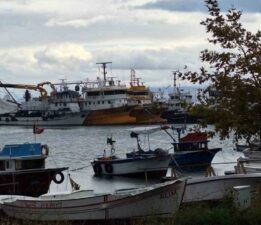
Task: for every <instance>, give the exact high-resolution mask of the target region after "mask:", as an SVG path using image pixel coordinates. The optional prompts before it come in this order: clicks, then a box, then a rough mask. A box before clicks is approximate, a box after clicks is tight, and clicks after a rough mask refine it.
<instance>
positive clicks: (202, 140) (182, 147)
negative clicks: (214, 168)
mask: <svg viewBox="0 0 261 225" xmlns="http://www.w3.org/2000/svg"><path fill="white" fill-rule="evenodd" d="M172 144H173V146H174V151H175V152H178V151H197V150H207V149H208V137H207V133H188V134H187V135H186V136H184V137H183V138H180V139H179V142H178V143H172Z"/></svg>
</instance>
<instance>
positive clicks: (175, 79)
mask: <svg viewBox="0 0 261 225" xmlns="http://www.w3.org/2000/svg"><path fill="white" fill-rule="evenodd" d="M177 72H178V70H176V71H172V73H173V76H174V77H173V86H174V88H176V86H177V84H176V81H177V77H176V75H177V74H176V73H177Z"/></svg>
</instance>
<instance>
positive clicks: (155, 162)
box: [91, 138, 171, 177]
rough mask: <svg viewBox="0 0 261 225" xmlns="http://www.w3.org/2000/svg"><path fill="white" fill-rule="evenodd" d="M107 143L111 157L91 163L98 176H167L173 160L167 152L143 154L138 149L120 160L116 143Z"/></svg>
mask: <svg viewBox="0 0 261 225" xmlns="http://www.w3.org/2000/svg"><path fill="white" fill-rule="evenodd" d="M107 143H108V144H110V145H111V152H110V155H109V156H106V155H105V154H104V155H103V156H101V157H98V158H96V159H94V160H93V161H92V162H91V164H92V167H93V170H94V173H95V175H96V176H102V175H110V176H112V175H118V176H131V177H134V176H135V177H139V176H142V177H144V176H148V177H162V176H164V175H166V173H167V170H168V165H169V163H170V159H171V156H170V155H169V154H168V153H167V152H165V151H160V150H159V151H156V152H154V153H153V154H142V152H141V151H140V148H139V147H138V150H137V152H132V153H127V154H126V155H127V157H126V158H119V157H117V156H115V154H114V153H115V148H114V143H115V141H113V140H112V138H108V139H107ZM138 146H139V145H138Z"/></svg>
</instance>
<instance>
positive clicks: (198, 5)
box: [139, 0, 261, 13]
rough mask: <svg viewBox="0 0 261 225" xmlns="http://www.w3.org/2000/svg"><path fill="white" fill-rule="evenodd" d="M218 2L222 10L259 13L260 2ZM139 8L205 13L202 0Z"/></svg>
mask: <svg viewBox="0 0 261 225" xmlns="http://www.w3.org/2000/svg"><path fill="white" fill-rule="evenodd" d="M218 2H219V4H220V7H221V9H222V10H227V9H229V8H231V7H232V6H233V7H235V8H236V9H238V10H243V11H244V12H256V13H260V12H261V2H260V1H257V0H219V1H218ZM139 8H141V9H161V10H166V11H182V12H196V11H202V12H206V11H207V9H206V7H205V3H204V1H203V0H186V1H184V0H157V1H155V2H149V3H147V4H144V5H143V6H140V7H139Z"/></svg>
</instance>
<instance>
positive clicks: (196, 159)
mask: <svg viewBox="0 0 261 225" xmlns="http://www.w3.org/2000/svg"><path fill="white" fill-rule="evenodd" d="M170 128H171V129H173V130H176V131H177V132H178V141H177V140H176V139H175V138H174V136H173V135H171V134H170V132H168V129H170ZM183 130H184V128H183V127H173V126H168V125H161V126H151V127H138V128H133V129H130V131H131V132H132V136H133V137H135V138H136V139H137V144H138V149H140V151H137V152H134V153H128V154H127V155H128V156H133V155H140V154H142V155H153V154H156V151H155V150H151V149H149V150H147V151H143V150H142V149H141V147H140V140H139V135H147V136H149V135H150V134H152V133H155V132H158V131H164V132H165V133H166V134H167V135H168V136H169V137H170V138H171V139H172V143H171V144H172V145H173V147H174V152H173V153H172V154H171V161H170V166H171V167H175V168H176V169H178V170H182V171H183V170H184V171H196V170H206V168H208V167H209V166H210V165H211V162H212V160H213V158H214V157H215V155H216V153H217V152H219V151H221V150H222V149H221V148H208V137H207V134H206V133H199V132H198V133H188V134H187V135H186V136H184V137H182V138H181V137H180V135H181V132H182V131H183ZM147 139H148V141H149V139H150V138H147ZM148 145H149V147H150V144H149V143H148ZM160 151H161V152H166V150H162V149H161V150H160Z"/></svg>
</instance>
